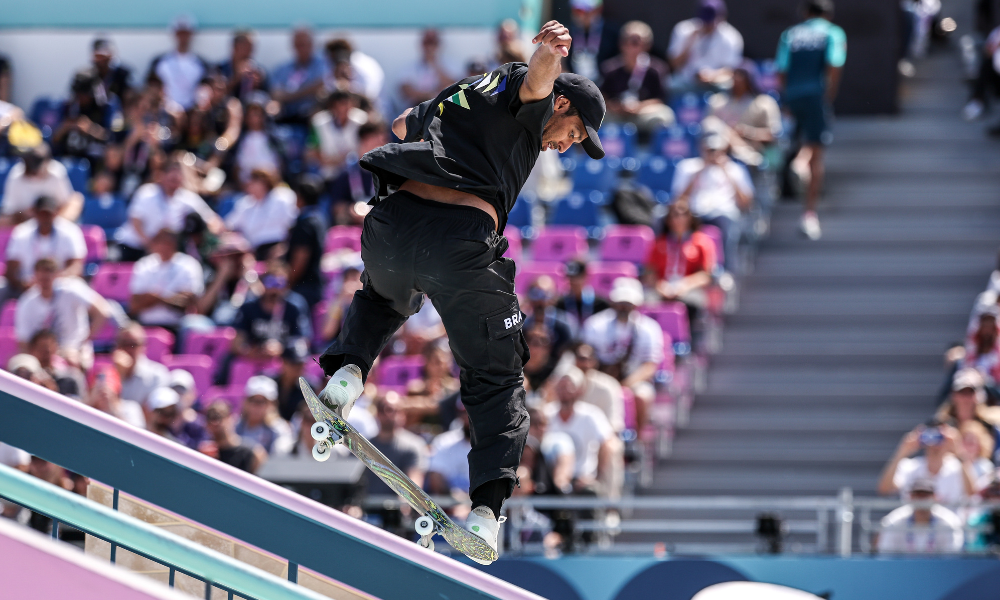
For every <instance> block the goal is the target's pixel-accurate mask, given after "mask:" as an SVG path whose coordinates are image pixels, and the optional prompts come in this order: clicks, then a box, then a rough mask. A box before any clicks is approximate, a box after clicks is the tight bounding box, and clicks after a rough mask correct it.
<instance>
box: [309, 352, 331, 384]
mask: <svg viewBox="0 0 1000 600" xmlns="http://www.w3.org/2000/svg"><path fill="white" fill-rule="evenodd" d="M318 359H319V355H318V354H317V355H315V356H310V357H309V358H308V359H307V360H306V379H308V380H309V381H312V382H314V383H315V382H320V383H322V382H324V381H326V373H324V372H323V367H321V366H319V363H318V362H316V361H317V360H318Z"/></svg>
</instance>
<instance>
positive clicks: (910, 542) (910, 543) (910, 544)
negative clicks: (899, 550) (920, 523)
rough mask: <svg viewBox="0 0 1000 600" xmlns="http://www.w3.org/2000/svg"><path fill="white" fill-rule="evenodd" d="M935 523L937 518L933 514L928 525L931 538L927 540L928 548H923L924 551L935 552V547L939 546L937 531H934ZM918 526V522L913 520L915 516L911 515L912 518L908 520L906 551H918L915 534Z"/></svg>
mask: <svg viewBox="0 0 1000 600" xmlns="http://www.w3.org/2000/svg"><path fill="white" fill-rule="evenodd" d="M934 521H935V517H934V515H933V514H932V515H931V520H930V522H929V523H928V524H927V527H928V532H929V533H928V535H929V537H928V538H927V546H926V547H925V548H922V550H924V551H926V550H934V547H935V546H936V545H937V539H936V537H935V533H936V531H935V529H934ZM916 526H917V522H916V520H915V519H914V518H913V515H910V518H909V519H908V520H907V527H906V549H907V550H910V551H913V550H916V539H915V537H916V536H915V535H914V532H913V528H914V527H916Z"/></svg>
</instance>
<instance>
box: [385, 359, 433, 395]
mask: <svg viewBox="0 0 1000 600" xmlns="http://www.w3.org/2000/svg"><path fill="white" fill-rule="evenodd" d="M423 376H424V357H423V356H386V357H384V358H383V359H382V360H381V361H380V362H379V364H378V387H379V389H380V391H381V390H382V388H387V389H392V390H396V391H398V392H400V393H404V394H405V393H406V388H407V386H408V385H409V384H410V382H411V381H413V380H416V379H422V378H423Z"/></svg>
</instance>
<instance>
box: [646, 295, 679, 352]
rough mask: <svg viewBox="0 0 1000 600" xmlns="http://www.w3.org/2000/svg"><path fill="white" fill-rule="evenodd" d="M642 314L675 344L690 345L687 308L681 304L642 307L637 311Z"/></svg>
mask: <svg viewBox="0 0 1000 600" xmlns="http://www.w3.org/2000/svg"><path fill="white" fill-rule="evenodd" d="M639 310H640V312H642V314H644V315H646V316H648V317H650V318H652V319H653V320H654V321H656V322H657V323H659V324H660V328H661V329H663V332H664V333H666V334H667V335H669V336H670V338H671V339H672V340H673V341H675V342H684V343H688V344H690V343H691V331H690V327H689V325H688V316H687V307H686V306H684V303H683V302H667V303H664V304H660V305H658V306H644V307H642V308H640V309H639Z"/></svg>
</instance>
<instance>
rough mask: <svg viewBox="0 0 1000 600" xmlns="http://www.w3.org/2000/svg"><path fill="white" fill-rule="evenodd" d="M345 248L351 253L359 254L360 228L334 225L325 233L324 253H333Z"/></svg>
mask: <svg viewBox="0 0 1000 600" xmlns="http://www.w3.org/2000/svg"><path fill="white" fill-rule="evenodd" d="M342 248H347V249H348V250H350V251H352V252H361V228H360V227H354V226H351V225H335V226H333V227H331V228H330V229H329V230H327V232H326V242H325V243H324V244H323V249H324V251H325V252H333V251H335V250H340V249H342Z"/></svg>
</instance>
